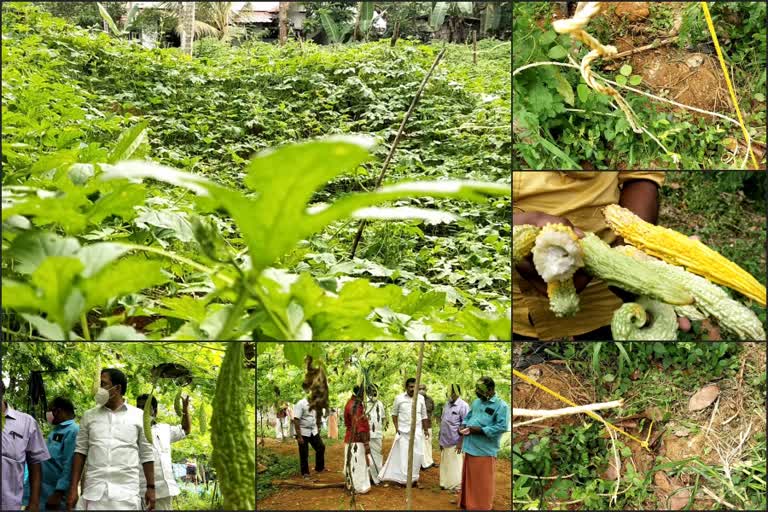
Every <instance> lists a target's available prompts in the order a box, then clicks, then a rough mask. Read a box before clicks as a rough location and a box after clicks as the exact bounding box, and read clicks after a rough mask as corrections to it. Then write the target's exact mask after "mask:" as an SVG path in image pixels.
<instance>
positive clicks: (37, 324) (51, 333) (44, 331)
mask: <svg viewBox="0 0 768 512" xmlns="http://www.w3.org/2000/svg"><path fill="white" fill-rule="evenodd" d="M21 316H22V317H23V318H24V320H26V321H27V322H29V323H31V324H32V326H33V327H34V328H35V329H37V332H39V333H40V336H43V337H45V338H48V339H49V340H57V341H61V340H63V339H64V331H63V330H62V329H61V327H59V326H58V325H56V324H55V323H53V322H49V321H48V320H46V319H45V318H43V317H41V316H38V315H30V314H27V313H21Z"/></svg>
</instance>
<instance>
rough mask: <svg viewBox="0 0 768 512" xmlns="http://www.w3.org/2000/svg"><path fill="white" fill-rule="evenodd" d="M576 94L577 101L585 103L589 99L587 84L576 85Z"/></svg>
mask: <svg viewBox="0 0 768 512" xmlns="http://www.w3.org/2000/svg"><path fill="white" fill-rule="evenodd" d="M576 93H577V94H578V95H579V100H580V101H581V102H582V103H586V101H587V100H588V99H589V86H588V85H587V84H579V85H577V86H576Z"/></svg>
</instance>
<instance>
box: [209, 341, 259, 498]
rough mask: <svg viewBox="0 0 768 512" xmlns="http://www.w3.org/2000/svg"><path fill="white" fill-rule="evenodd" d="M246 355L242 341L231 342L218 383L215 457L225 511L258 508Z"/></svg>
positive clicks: (213, 425) (213, 436)
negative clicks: (247, 410) (248, 401)
mask: <svg viewBox="0 0 768 512" xmlns="http://www.w3.org/2000/svg"><path fill="white" fill-rule="evenodd" d="M244 357H245V354H244V351H243V344H242V343H241V342H239V341H229V342H227V351H226V353H225V354H224V361H223V362H222V364H221V370H220V371H219V377H218V379H217V380H216V393H215V395H214V401H213V416H212V417H211V444H212V445H213V456H212V457H211V459H212V462H213V465H214V467H215V468H216V473H217V474H218V478H219V484H220V485H221V494H222V497H223V498H224V509H225V510H254V509H255V508H256V488H255V486H254V482H255V481H256V454H255V451H254V445H253V444H254V437H255V436H254V434H255V432H253V431H252V430H251V428H250V426H249V423H248V417H247V413H246V397H245V395H244V390H245V388H246V387H247V384H246V382H245V375H244V371H243V360H244Z"/></svg>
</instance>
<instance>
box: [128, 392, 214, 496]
mask: <svg viewBox="0 0 768 512" xmlns="http://www.w3.org/2000/svg"><path fill="white" fill-rule="evenodd" d="M147 398H148V396H147V395H139V397H138V398H136V407H138V408H139V409H141V410H144V405H145V404H146V403H147ZM181 403H182V415H181V426H179V425H173V426H171V425H169V424H168V423H157V422H156V421H155V418H156V417H157V398H155V397H154V396H153V397H152V450H153V452H154V456H155V485H156V486H157V488H156V489H155V508H156V509H157V510H173V503H172V501H173V496H178V495H179V494H181V491H180V490H179V486H178V484H176V478H175V477H174V476H173V468H172V466H171V443H176V442H178V441H181V440H182V439H184V438H185V437H187V436H188V435H189V430H190V422H189V396H187V397H186V398H182V400H181ZM201 405H202V404H201ZM140 476H141V480H140V486H141V491H140V494H139V496H142V495H143V494H144V493H145V492H146V490H147V479H146V478H144V475H140ZM142 505H143V506H144V507H146V503H142Z"/></svg>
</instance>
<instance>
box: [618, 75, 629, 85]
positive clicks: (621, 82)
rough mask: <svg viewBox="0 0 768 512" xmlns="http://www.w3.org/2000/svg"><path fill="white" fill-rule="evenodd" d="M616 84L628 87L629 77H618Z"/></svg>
mask: <svg viewBox="0 0 768 512" xmlns="http://www.w3.org/2000/svg"><path fill="white" fill-rule="evenodd" d="M616 83H617V84H619V85H627V77H625V76H624V75H616Z"/></svg>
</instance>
